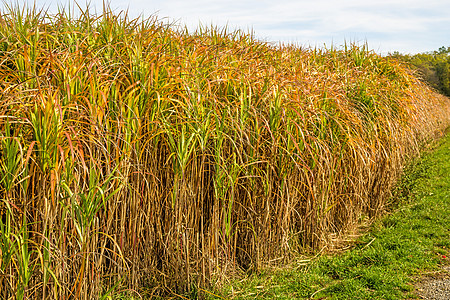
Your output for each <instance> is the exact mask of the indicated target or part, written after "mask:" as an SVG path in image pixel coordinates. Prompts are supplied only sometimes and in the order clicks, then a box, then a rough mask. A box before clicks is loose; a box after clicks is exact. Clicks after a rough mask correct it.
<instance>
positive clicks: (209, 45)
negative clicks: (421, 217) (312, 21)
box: [0, 5, 450, 299]
mask: <svg viewBox="0 0 450 300" xmlns="http://www.w3.org/2000/svg"><path fill="white" fill-rule="evenodd" d="M449 124H450V100H449V99H448V98H446V97H444V96H441V95H439V94H437V93H436V92H434V91H432V90H431V89H430V88H428V87H427V86H426V85H425V84H423V83H422V82H421V81H420V80H419V79H418V78H417V77H416V76H415V75H414V73H413V72H412V71H410V70H409V69H408V68H407V67H406V66H404V65H402V64H401V63H399V62H397V61H395V60H393V59H390V58H388V57H382V56H380V55H377V54H376V53H374V52H372V51H370V50H369V49H367V47H365V46H356V45H347V46H343V47H341V48H331V49H312V48H301V47H297V46H292V45H272V44H269V43H266V42H261V41H258V40H256V39H255V38H253V37H252V35H251V34H247V33H244V32H240V31H227V30H226V29H218V28H200V29H198V30H197V31H196V32H188V31H187V30H186V29H184V28H181V27H180V26H177V25H168V24H166V23H163V22H161V21H159V20H158V19H156V18H149V19H142V18H141V19H131V18H129V17H128V16H127V14H126V13H124V12H121V13H114V12H112V11H111V10H110V9H108V8H106V9H105V10H104V12H103V13H102V14H100V15H97V14H93V13H92V12H90V11H89V9H80V13H78V14H76V15H75V14H73V13H72V12H70V11H67V10H66V11H64V10H61V11H60V12H59V13H57V14H52V15H50V14H47V13H46V12H45V11H43V10H40V9H39V8H36V7H25V6H24V7H20V6H19V5H10V6H8V5H6V9H4V10H3V11H1V12H0V214H1V218H0V298H1V299H100V298H106V297H109V296H114V295H119V294H120V293H124V292H128V293H135V295H138V296H142V297H152V296H155V297H156V296H164V295H175V294H180V295H182V294H184V293H186V292H189V291H195V290H199V289H207V288H208V286H212V285H216V284H220V282H223V280H226V278H227V276H233V274H237V273H239V272H243V271H246V272H254V271H257V270H258V269H259V268H261V267H262V266H264V265H266V264H269V263H276V262H283V261H287V260H289V258H292V257H294V256H295V255H297V254H298V253H306V252H310V251H319V250H321V249H325V248H326V247H328V246H329V245H330V242H331V237H336V236H339V235H341V234H344V233H345V232H348V231H349V230H351V229H352V228H353V227H354V226H355V224H356V223H357V222H359V221H360V220H361V219H363V218H367V217H369V218H371V217H376V216H378V215H379V214H380V213H381V212H383V209H384V207H385V205H386V201H387V199H388V197H389V195H390V190H391V187H392V186H393V184H394V183H395V181H396V179H397V178H398V176H399V175H400V173H401V170H402V166H403V165H404V163H405V162H406V160H407V159H408V158H409V157H411V156H413V155H415V154H416V153H417V152H418V150H419V149H420V146H421V145H422V144H423V142H424V141H426V140H428V139H430V138H433V137H435V136H436V135H438V134H439V133H440V132H442V131H443V130H444V129H445V128H446V127H447V126H448V125H449Z"/></svg>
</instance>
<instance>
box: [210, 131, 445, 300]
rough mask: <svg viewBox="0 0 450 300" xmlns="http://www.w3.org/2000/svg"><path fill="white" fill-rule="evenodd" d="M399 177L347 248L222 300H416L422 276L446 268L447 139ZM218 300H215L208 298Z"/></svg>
mask: <svg viewBox="0 0 450 300" xmlns="http://www.w3.org/2000/svg"><path fill="white" fill-rule="evenodd" d="M435 147H436V148H433V149H432V150H430V151H427V152H425V153H424V155H423V157H421V158H420V159H417V160H415V161H414V162H413V163H411V164H410V166H409V167H408V168H407V170H406V171H405V174H404V176H403V177H402V179H401V181H400V183H399V185H398V187H397V192H396V194H395V197H394V198H393V200H394V201H395V203H393V210H392V211H391V212H390V213H389V214H388V215H386V216H385V217H383V218H381V219H380V220H378V221H376V222H375V223H374V224H372V226H371V228H370V230H369V232H368V233H366V234H365V235H363V236H361V237H360V238H358V239H357V240H356V241H355V244H354V245H353V246H352V249H351V250H349V251H346V252H345V253H341V254H338V255H331V256H328V255H323V256H321V257H318V258H313V259H312V261H311V262H306V263H305V261H303V262H300V263H299V264H297V265H296V264H295V263H294V264H292V265H289V266H287V267H285V268H284V267H280V269H272V270H267V271H266V272H262V273H260V274H258V275H252V276H249V277H247V278H246V279H244V280H242V281H240V282H235V283H234V284H231V285H228V286H227V287H226V288H224V290H223V291H222V293H221V294H220V293H218V294H219V295H221V296H222V297H223V298H226V299H309V298H312V299H410V298H411V299H416V298H418V297H417V294H416V293H415V290H416V287H415V284H416V283H417V281H418V280H420V277H421V276H422V274H423V273H424V272H428V271H430V272H431V271H438V270H439V269H440V268H441V267H442V266H443V265H449V264H450V259H449V257H450V134H447V135H446V136H445V137H444V138H443V139H442V140H441V141H440V142H439V143H438V145H435ZM212 298H215V299H218V298H217V297H212Z"/></svg>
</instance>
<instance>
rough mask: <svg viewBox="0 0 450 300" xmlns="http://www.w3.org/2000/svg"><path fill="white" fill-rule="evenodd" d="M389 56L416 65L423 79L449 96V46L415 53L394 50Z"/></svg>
mask: <svg viewBox="0 0 450 300" xmlns="http://www.w3.org/2000/svg"><path fill="white" fill-rule="evenodd" d="M391 56H392V57H396V58H399V59H401V60H403V61H406V62H408V63H410V64H411V65H413V66H414V67H416V68H417V70H418V71H419V72H420V76H421V78H422V79H423V80H424V81H426V82H428V83H429V84H430V85H431V86H432V87H433V88H435V89H437V90H438V91H440V92H441V93H443V94H444V95H446V96H450V47H441V48H439V50H437V51H432V52H425V53H419V54H415V55H404V54H400V53H398V52H394V53H393V54H391Z"/></svg>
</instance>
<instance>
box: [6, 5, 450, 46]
mask: <svg viewBox="0 0 450 300" xmlns="http://www.w3.org/2000/svg"><path fill="white" fill-rule="evenodd" d="M83 1H84V0H81V1H78V3H79V4H80V5H81V6H82V7H84V6H85V5H83V3H85V2H83ZM19 2H21V1H19ZM29 3H33V1H31V0H29ZM69 3H72V4H69ZM102 3H103V1H102V0H91V1H90V6H91V8H93V9H94V8H95V9H96V10H97V12H98V13H100V12H101V11H102ZM109 3H110V7H111V8H112V9H113V10H114V11H116V12H120V11H121V10H127V9H128V12H129V14H130V15H131V16H136V17H138V16H140V15H143V16H144V17H149V16H152V15H156V16H158V18H159V19H164V18H165V20H168V21H176V22H177V24H179V25H186V26H188V27H189V28H191V29H193V28H196V27H197V26H198V25H199V24H203V25H211V24H212V25H216V26H219V27H223V26H225V25H227V26H228V28H230V29H236V28H239V29H243V30H244V31H249V30H252V31H253V32H254V34H255V35H256V36H257V38H259V39H261V40H264V41H268V42H279V41H282V42H293V43H296V44H298V45H301V46H313V47H314V46H319V47H323V46H324V45H326V46H327V47H330V46H331V45H332V44H333V45H335V46H339V45H342V44H343V43H344V41H347V42H357V43H359V44H362V43H365V42H367V43H368V45H369V47H370V48H371V49H373V50H375V51H376V52H378V53H384V54H385V53H387V52H392V51H400V52H402V53H418V52H424V51H432V50H437V49H438V48H439V47H441V46H446V47H447V46H450V1H449V0H427V1H423V0H297V1H294V0H240V1H239V0H228V1H226V0H222V1H218V0H165V1H162V0H159V1H158V0H110V1H109ZM36 4H37V6H39V7H48V8H49V10H50V11H56V7H57V5H58V4H62V5H66V6H67V5H68V4H69V5H73V2H68V1H67V0H36ZM0 7H3V4H0Z"/></svg>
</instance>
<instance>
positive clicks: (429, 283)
mask: <svg viewBox="0 0 450 300" xmlns="http://www.w3.org/2000/svg"><path fill="white" fill-rule="evenodd" d="M416 292H417V295H418V296H419V298H420V299H427V300H450V265H446V266H444V267H443V268H442V269H441V270H439V271H437V272H433V273H426V274H425V276H424V277H422V278H421V279H420V280H419V282H418V283H417V284H416Z"/></svg>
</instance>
